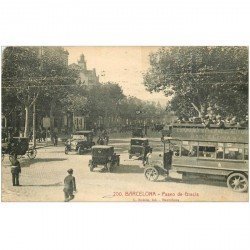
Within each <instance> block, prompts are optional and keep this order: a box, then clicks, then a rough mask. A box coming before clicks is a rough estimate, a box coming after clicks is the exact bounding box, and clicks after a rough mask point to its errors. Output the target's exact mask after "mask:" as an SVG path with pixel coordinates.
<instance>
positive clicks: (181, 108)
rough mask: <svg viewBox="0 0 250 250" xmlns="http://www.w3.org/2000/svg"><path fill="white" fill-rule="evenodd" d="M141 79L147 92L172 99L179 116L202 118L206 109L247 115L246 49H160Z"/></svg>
mask: <svg viewBox="0 0 250 250" xmlns="http://www.w3.org/2000/svg"><path fill="white" fill-rule="evenodd" d="M143 77H144V85H145V86H146V87H147V90H148V91H150V92H153V91H155V92H160V91H163V92H164V93H165V95H166V96H169V97H171V98H172V99H171V101H170V107H171V109H172V110H174V111H175V112H176V114H177V115H179V116H186V115H188V116H192V115H193V116H194V115H197V114H198V115H199V116H202V115H203V114H204V113H205V112H207V108H208V107H211V108H212V109H213V110H216V111H217V112H219V113H221V114H223V115H229V114H233V115H237V116H243V115H246V114H247V103H248V48H247V47H225V46H224V47H168V48H161V49H159V50H158V52H156V53H153V54H151V55H150V69H149V70H148V72H147V73H146V74H144V76H143ZM235 104H236V105H235Z"/></svg>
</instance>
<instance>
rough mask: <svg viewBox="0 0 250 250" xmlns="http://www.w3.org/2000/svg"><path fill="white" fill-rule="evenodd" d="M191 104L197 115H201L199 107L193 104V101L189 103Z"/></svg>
mask: <svg viewBox="0 0 250 250" xmlns="http://www.w3.org/2000/svg"><path fill="white" fill-rule="evenodd" d="M191 104H192V106H193V107H194V109H195V110H196V111H197V112H198V117H201V116H202V115H201V110H199V108H198V107H197V106H196V105H195V104H194V103H191Z"/></svg>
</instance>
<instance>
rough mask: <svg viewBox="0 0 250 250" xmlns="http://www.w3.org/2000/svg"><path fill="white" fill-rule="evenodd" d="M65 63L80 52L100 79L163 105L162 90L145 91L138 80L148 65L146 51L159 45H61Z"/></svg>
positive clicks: (147, 53)
mask: <svg viewBox="0 0 250 250" xmlns="http://www.w3.org/2000/svg"><path fill="white" fill-rule="evenodd" d="M65 49H66V50H67V51H68V52H69V64H71V63H77V60H79V57H80V55H81V54H82V53H83V54H84V56H85V60H86V61H87V68H88V69H93V68H96V72H97V75H99V77H100V82H108V81H111V82H116V83H119V85H120V86H121V87H122V89H123V92H124V94H125V95H127V96H128V95H130V96H135V97H137V98H139V99H142V100H148V101H155V102H159V103H160V104H161V105H162V106H165V105H166V102H167V98H166V97H165V96H164V94H163V93H152V94H151V93H149V92H148V91H146V89H145V86H144V85H143V84H142V82H143V77H142V73H143V72H146V71H147V69H148V68H149V54H150V53H151V52H155V51H157V50H158V49H159V47H139V46H138V47H65Z"/></svg>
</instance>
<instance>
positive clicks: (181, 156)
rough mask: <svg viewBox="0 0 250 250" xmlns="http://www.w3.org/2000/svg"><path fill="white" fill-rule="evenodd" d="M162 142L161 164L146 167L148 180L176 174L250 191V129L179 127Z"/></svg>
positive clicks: (150, 163)
mask: <svg viewBox="0 0 250 250" xmlns="http://www.w3.org/2000/svg"><path fill="white" fill-rule="evenodd" d="M162 142H163V146H164V150H163V154H160V155H158V157H159V159H161V161H158V162H156V161H151V162H149V164H148V165H147V167H146V168H145V171H144V175H145V178H146V179H147V180H149V181H156V180H157V179H158V177H159V175H167V176H168V174H169V172H170V171H171V172H172V171H175V172H177V173H179V174H182V177H183V178H185V179H186V178H187V179H188V178H189V177H192V178H195V179H197V180H199V179H215V180H221V181H224V182H226V183H227V186H228V188H229V189H231V190H233V191H235V192H246V191H247V190H248V129H220V128H214V129H206V128H202V127H199V126H197V127H191V128H187V127H181V126H179V127H178V126H175V127H173V128H172V129H171V137H165V138H164V139H162Z"/></svg>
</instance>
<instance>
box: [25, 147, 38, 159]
mask: <svg viewBox="0 0 250 250" xmlns="http://www.w3.org/2000/svg"><path fill="white" fill-rule="evenodd" d="M36 154H37V150H36V149H35V148H29V150H28V152H27V155H28V157H29V158H30V159H35V158H36Z"/></svg>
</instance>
